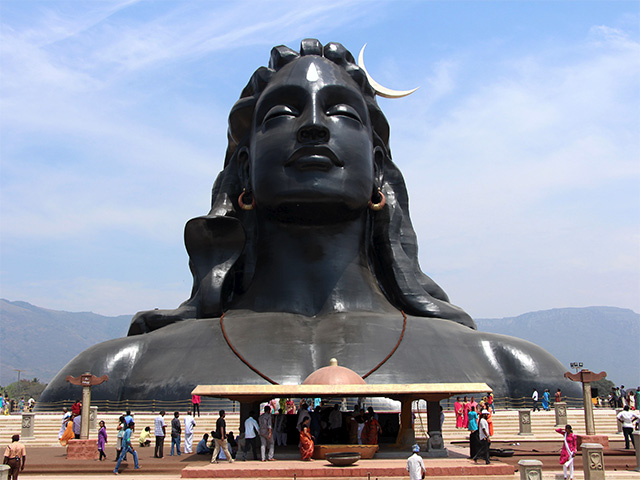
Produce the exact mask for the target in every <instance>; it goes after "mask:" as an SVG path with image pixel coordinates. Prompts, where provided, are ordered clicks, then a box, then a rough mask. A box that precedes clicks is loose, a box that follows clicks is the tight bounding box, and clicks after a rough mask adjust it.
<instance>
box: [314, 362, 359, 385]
mask: <svg viewBox="0 0 640 480" xmlns="http://www.w3.org/2000/svg"><path fill="white" fill-rule="evenodd" d="M366 383H367V382H365V381H364V379H363V378H362V377H361V376H360V375H358V374H357V373H356V372H354V371H353V370H351V369H350V368H346V367H341V366H339V365H338V360H336V359H335V358H332V359H331V360H330V361H329V366H328V367H322V368H319V369H318V370H316V371H315V372H313V373H312V374H311V375H309V376H308V377H307V378H305V380H304V382H302V385H366Z"/></svg>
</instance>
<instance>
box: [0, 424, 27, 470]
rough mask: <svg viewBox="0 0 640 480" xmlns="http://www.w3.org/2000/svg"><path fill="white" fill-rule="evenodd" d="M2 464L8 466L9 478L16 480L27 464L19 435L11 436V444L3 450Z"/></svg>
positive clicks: (25, 451)
mask: <svg viewBox="0 0 640 480" xmlns="http://www.w3.org/2000/svg"><path fill="white" fill-rule="evenodd" d="M3 463H4V464H5V465H8V466H9V478H12V479H13V480H18V476H19V475H20V472H22V471H23V470H24V467H25V465H26V463H27V449H26V448H25V446H24V445H23V444H22V443H20V435H18V434H15V435H12V436H11V443H10V444H9V445H8V446H7V448H5V450H4V461H3Z"/></svg>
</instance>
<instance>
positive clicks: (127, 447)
mask: <svg viewBox="0 0 640 480" xmlns="http://www.w3.org/2000/svg"><path fill="white" fill-rule="evenodd" d="M134 428H135V423H134V422H130V423H128V424H127V426H126V427H125V431H124V435H123V436H122V453H121V454H120V457H119V458H118V463H116V468H114V469H113V473H115V474H116V475H118V470H119V469H120V464H121V463H122V460H124V457H126V456H127V452H129V453H131V455H133V463H134V465H135V468H136V470H139V469H140V465H138V454H137V453H136V451H135V450H134V448H133V445H131V434H132V433H133V430H134Z"/></svg>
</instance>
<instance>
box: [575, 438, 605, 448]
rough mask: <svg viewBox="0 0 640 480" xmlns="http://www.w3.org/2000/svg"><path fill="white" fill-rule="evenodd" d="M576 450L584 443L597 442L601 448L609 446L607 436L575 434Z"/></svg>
mask: <svg viewBox="0 0 640 480" xmlns="http://www.w3.org/2000/svg"><path fill="white" fill-rule="evenodd" d="M577 437H578V441H577V446H578V450H580V449H581V448H582V444H584V443H599V444H600V445H602V447H603V448H609V437H607V436H606V435H577Z"/></svg>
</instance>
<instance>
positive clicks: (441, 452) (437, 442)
mask: <svg viewBox="0 0 640 480" xmlns="http://www.w3.org/2000/svg"><path fill="white" fill-rule="evenodd" d="M424 456H425V457H429V458H447V457H448V456H449V452H448V451H447V449H446V448H444V440H443V439H442V432H441V431H440V430H434V431H432V432H429V439H428V440H427V451H426V452H425V453H424Z"/></svg>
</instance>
